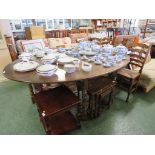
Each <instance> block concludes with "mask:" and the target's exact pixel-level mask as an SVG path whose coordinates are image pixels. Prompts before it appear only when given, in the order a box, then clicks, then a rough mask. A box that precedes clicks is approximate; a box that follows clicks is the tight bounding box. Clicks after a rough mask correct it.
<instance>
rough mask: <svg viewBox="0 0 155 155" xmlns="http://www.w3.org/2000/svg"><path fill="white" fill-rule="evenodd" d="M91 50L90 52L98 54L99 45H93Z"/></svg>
mask: <svg viewBox="0 0 155 155" xmlns="http://www.w3.org/2000/svg"><path fill="white" fill-rule="evenodd" d="M91 48H92V51H95V52H99V50H100V46H99V45H93V46H92V47H91Z"/></svg>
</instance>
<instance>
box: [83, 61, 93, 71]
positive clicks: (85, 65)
mask: <svg viewBox="0 0 155 155" xmlns="http://www.w3.org/2000/svg"><path fill="white" fill-rule="evenodd" d="M82 70H83V71H84V72H90V71H91V70H92V65H91V64H90V63H86V62H84V63H82Z"/></svg>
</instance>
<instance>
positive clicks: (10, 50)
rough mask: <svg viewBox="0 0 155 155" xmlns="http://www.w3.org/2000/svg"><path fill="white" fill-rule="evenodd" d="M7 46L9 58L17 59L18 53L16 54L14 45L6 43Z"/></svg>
mask: <svg viewBox="0 0 155 155" xmlns="http://www.w3.org/2000/svg"><path fill="white" fill-rule="evenodd" d="M7 47H8V49H9V53H10V56H11V60H12V61H14V60H16V59H18V55H17V51H16V49H15V46H14V45H13V44H7Z"/></svg>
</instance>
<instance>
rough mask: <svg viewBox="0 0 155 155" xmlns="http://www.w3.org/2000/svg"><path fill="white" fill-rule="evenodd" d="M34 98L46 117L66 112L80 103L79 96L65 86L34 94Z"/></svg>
mask: <svg viewBox="0 0 155 155" xmlns="http://www.w3.org/2000/svg"><path fill="white" fill-rule="evenodd" d="M34 99H35V101H36V103H37V106H38V110H39V111H40V113H41V114H42V115H43V116H45V117H46V116H47V117H48V116H54V115H56V114H58V113H60V112H65V111H67V110H69V109H70V108H71V107H74V106H77V105H78V103H79V98H78V97H77V96H76V95H75V94H74V93H73V92H72V91H71V90H70V89H68V88H67V87H65V86H59V87H56V88H54V89H50V90H47V91H43V92H39V93H38V94H35V95H34Z"/></svg>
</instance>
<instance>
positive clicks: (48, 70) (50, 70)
mask: <svg viewBox="0 0 155 155" xmlns="http://www.w3.org/2000/svg"><path fill="white" fill-rule="evenodd" d="M36 70H37V73H38V74H39V75H41V76H52V75H53V74H55V71H56V70H57V66H55V65H51V64H45V65H41V66H39V67H38V68H37V69H36Z"/></svg>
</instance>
